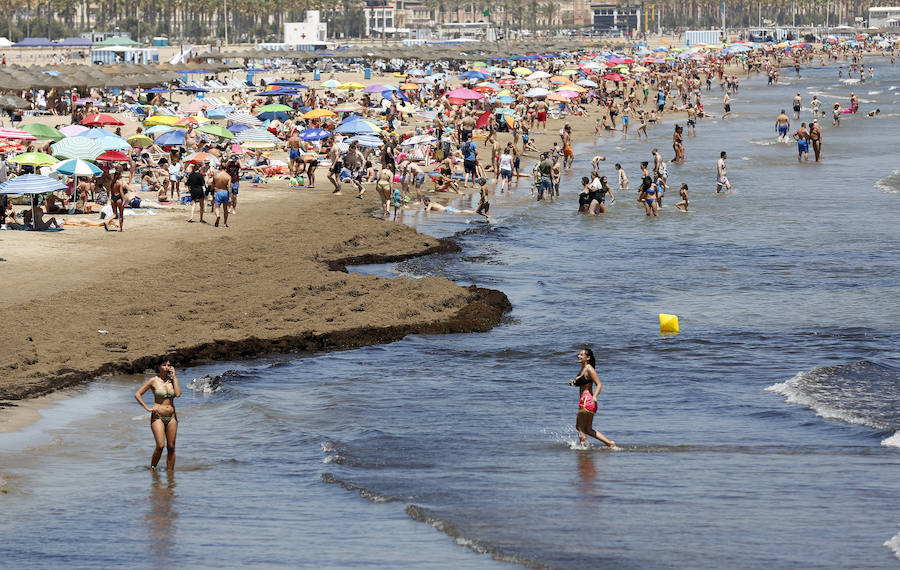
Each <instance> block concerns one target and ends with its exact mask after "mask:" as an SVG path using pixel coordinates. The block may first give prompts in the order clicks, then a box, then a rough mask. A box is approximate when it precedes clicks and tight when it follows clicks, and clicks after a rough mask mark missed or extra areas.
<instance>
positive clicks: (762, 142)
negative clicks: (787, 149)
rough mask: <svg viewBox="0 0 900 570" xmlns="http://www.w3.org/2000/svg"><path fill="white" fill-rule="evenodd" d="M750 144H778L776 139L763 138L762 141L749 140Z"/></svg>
mask: <svg viewBox="0 0 900 570" xmlns="http://www.w3.org/2000/svg"><path fill="white" fill-rule="evenodd" d="M750 144H758V145H759V146H772V145H775V144H778V141H777V140H774V141H773V140H764V141H760V140H751V141H750Z"/></svg>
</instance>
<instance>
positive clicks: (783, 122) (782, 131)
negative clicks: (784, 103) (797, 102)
mask: <svg viewBox="0 0 900 570" xmlns="http://www.w3.org/2000/svg"><path fill="white" fill-rule="evenodd" d="M790 128H791V120H790V119H789V118H788V116H787V113H785V112H784V109H782V110H781V114H780V115H778V118H777V119H775V132H777V133H778V141H779V142H787V140H788V138H787V135H788V129H790Z"/></svg>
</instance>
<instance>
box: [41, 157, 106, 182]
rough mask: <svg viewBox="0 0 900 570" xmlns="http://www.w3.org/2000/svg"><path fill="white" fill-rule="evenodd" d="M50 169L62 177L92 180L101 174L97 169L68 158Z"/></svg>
mask: <svg viewBox="0 0 900 570" xmlns="http://www.w3.org/2000/svg"><path fill="white" fill-rule="evenodd" d="M50 169H51V170H53V171H54V172H57V173H59V174H62V175H64V176H81V177H84V178H93V177H94V176H100V175H101V174H103V171H102V170H100V169H99V168H98V167H96V166H94V165H93V164H91V163H90V162H87V161H86V160H81V159H79V158H70V159H69V160H63V161H62V162H57V163H56V164H54V165H53V166H51V167H50Z"/></svg>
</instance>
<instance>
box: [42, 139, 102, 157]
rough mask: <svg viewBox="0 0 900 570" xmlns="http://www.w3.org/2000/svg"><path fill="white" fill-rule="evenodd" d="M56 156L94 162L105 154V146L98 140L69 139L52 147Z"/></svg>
mask: <svg viewBox="0 0 900 570" xmlns="http://www.w3.org/2000/svg"><path fill="white" fill-rule="evenodd" d="M50 149H51V150H52V151H53V154H54V156H58V157H62V158H80V159H82V160H94V159H95V158H97V156H99V155H100V154H101V153H102V152H103V145H102V144H100V141H99V140H97V139H89V138H86V137H67V138H64V139H63V140H61V141H59V142H55V143H53V144H52V145H50Z"/></svg>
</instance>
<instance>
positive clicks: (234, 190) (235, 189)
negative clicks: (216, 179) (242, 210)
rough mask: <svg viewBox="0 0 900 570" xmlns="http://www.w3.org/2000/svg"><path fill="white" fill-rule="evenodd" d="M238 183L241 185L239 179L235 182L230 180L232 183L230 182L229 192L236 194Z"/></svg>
mask: <svg viewBox="0 0 900 570" xmlns="http://www.w3.org/2000/svg"><path fill="white" fill-rule="evenodd" d="M240 185H241V181H240V180H238V181H237V182H232V183H231V193H232V194H234V195H237V193H238V187H239V186H240Z"/></svg>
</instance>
